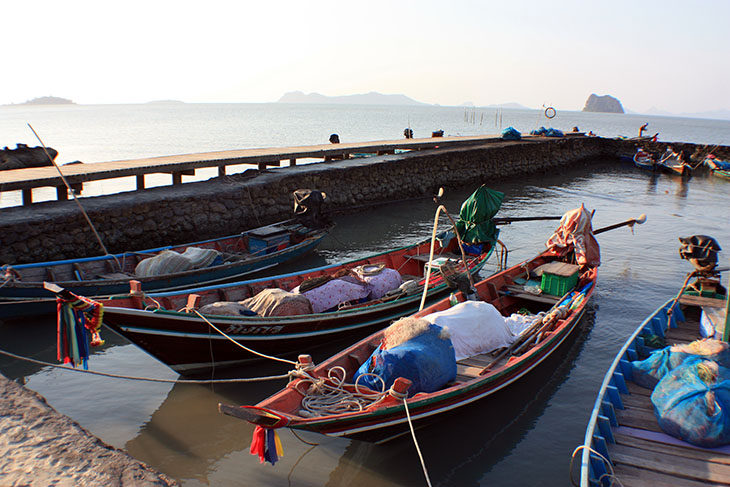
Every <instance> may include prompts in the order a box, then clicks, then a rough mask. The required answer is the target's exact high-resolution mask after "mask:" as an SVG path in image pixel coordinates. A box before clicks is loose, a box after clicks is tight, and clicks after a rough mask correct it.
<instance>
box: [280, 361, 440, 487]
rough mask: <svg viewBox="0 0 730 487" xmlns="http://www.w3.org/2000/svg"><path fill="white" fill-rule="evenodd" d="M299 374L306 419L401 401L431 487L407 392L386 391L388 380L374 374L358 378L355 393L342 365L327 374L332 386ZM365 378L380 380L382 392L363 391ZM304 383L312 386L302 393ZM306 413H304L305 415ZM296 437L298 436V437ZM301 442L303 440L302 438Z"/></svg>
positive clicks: (310, 376) (321, 380)
mask: <svg viewBox="0 0 730 487" xmlns="http://www.w3.org/2000/svg"><path fill="white" fill-rule="evenodd" d="M296 375H298V376H299V377H300V378H301V379H302V380H301V381H299V383H298V384H297V385H296V386H295V387H294V389H295V390H296V391H297V392H299V393H300V394H301V395H302V407H301V410H300V411H299V415H300V416H304V417H316V416H322V415H329V414H344V413H349V412H353V411H358V412H359V411H362V410H364V409H366V408H368V407H371V406H374V405H376V404H378V403H379V402H380V401H382V400H383V399H385V398H386V397H387V396H392V397H394V398H396V399H400V400H402V401H403V409H404V410H405V412H406V420H407V422H408V427H409V429H410V431H411V437H412V438H413V444H414V445H415V447H416V453H418V458H419V459H420V460H421V468H422V469H423V475H424V476H425V477H426V482H427V484H428V486H429V487H431V479H430V478H429V475H428V470H427V469H426V462H425V461H424V459H423V454H421V448H420V447H419V446H418V440H417V439H416V432H415V430H414V428H413V421H412V420H411V413H410V411H409V410H408V393H401V392H397V391H395V390H393V389H392V388H391V389H389V390H387V391H386V390H385V381H384V380H383V378H382V377H380V376H379V375H377V374H373V373H365V374H361V375H360V376H358V378H357V379H355V384H354V386H355V392H350V391H348V390H346V389H345V387H344V385H345V378H346V377H347V372H346V371H345V369H344V368H343V367H341V366H339V365H338V366H335V367H332V368H331V369H329V370H328V371H327V379H329V381H330V382H331V385H330V384H328V383H327V379H324V378H315V377H313V376H312V375H310V374H309V373H308V372H307V371H306V370H300V371H298V373H297V374H296ZM365 376H371V377H374V378H375V379H376V380H377V381H379V382H380V383H381V384H382V390H381V391H379V392H365V391H361V390H360V388H359V384H358V383H359V381H360V379H361V378H362V377H365ZM301 384H305V385H306V384H310V386H309V387H308V388H307V389H306V390H305V391H302V390H301V389H300V388H299V385H301ZM303 412H304V413H305V414H302V413H303ZM291 431H294V430H291ZM297 438H299V437H298V436H297ZM299 439H300V440H301V441H304V440H302V439H301V438H299ZM305 443H306V442H305Z"/></svg>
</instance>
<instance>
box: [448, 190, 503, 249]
mask: <svg viewBox="0 0 730 487" xmlns="http://www.w3.org/2000/svg"><path fill="white" fill-rule="evenodd" d="M502 200H504V193H500V192H499V191H494V190H493V189H489V188H487V187H486V186H484V185H482V186H480V187H479V189H477V190H476V191H474V193H473V194H472V195H471V196H469V197H468V198H467V199H466V201H464V203H462V205H461V210H459V221H457V222H456V228H457V230H458V231H459V235H460V236H461V240H462V241H463V242H466V243H480V242H489V243H494V242H495V241H496V240H497V237H498V236H499V230H497V226H496V225H495V224H494V222H493V221H492V217H493V216H494V215H496V214H497V212H498V211H499V208H500V206H502Z"/></svg>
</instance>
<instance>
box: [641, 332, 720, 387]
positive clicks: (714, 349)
mask: <svg viewBox="0 0 730 487" xmlns="http://www.w3.org/2000/svg"><path fill="white" fill-rule="evenodd" d="M695 356H700V357H702V358H705V359H707V360H713V361H715V362H717V363H719V364H720V365H722V366H723V367H730V346H728V344H726V343H724V342H720V341H718V340H697V341H695V342H692V343H690V344H689V345H675V346H671V347H665V348H662V349H661V350H655V351H653V352H652V353H651V355H649V356H648V357H647V358H645V359H644V360H635V361H633V362H631V366H632V370H631V374H632V376H633V379H634V382H636V383H637V384H639V385H640V386H642V387H646V388H647V389H654V387H655V386H656V385H657V383H658V382H659V381H660V380H661V379H662V377H664V376H665V375H666V374H668V373H669V372H671V371H672V370H674V369H676V368H677V367H679V366H680V365H682V363H684V361H685V360H687V359H689V358H692V357H695Z"/></svg>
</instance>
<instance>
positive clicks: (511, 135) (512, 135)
mask: <svg viewBox="0 0 730 487" xmlns="http://www.w3.org/2000/svg"><path fill="white" fill-rule="evenodd" d="M502 138H503V139H504V140H520V139H521V138H522V134H521V133H519V132H518V131H517V130H516V129H515V128H514V127H507V128H506V129H504V130H502Z"/></svg>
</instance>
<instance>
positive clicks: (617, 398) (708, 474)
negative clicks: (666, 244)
mask: <svg viewBox="0 0 730 487" xmlns="http://www.w3.org/2000/svg"><path fill="white" fill-rule="evenodd" d="M725 306H726V301H725V300H723V299H714V298H708V297H698V296H691V295H687V294H684V295H682V296H681V298H680V299H679V301H678V302H675V301H674V300H669V301H667V302H666V303H664V304H663V305H661V306H660V307H659V308H658V309H657V310H655V311H654V312H653V313H652V314H651V315H649V317H648V318H646V319H645V320H644V321H643V322H642V323H641V324H640V325H639V327H638V328H636V330H635V331H634V332H633V333H632V334H631V336H630V337H629V338H628V340H627V341H626V343H624V345H623V346H622V347H621V349H620V350H619V352H618V354H617V355H616V357H615V358H614V360H613V362H612V363H611V366H610V367H609V368H608V372H607V373H606V376H605V377H604V379H603V383H602V384H601V388H600V390H599V392H598V396H597V398H596V401H595V404H594V406H593V410H592V412H591V417H590V420H589V422H588V427H587V428H586V434H585V439H584V442H583V447H582V454H581V465H580V477H581V479H580V485H581V486H582V487H590V486H602V485H608V483H609V482H611V478H612V477H616V478H618V479H619V480H620V482H621V485H623V486H624V487H630V486H641V487H643V486H648V485H667V486H685V487H699V486H701V485H702V486H705V485H730V447H721V448H714V449H708V448H700V447H697V446H694V445H691V444H689V443H686V442H684V441H681V440H679V439H676V438H674V437H672V436H669V435H667V434H665V433H664V432H662V431H661V429H660V428H659V425H658V423H657V420H656V417H655V416H654V408H653V406H652V404H651V400H650V396H651V392H652V391H651V390H649V389H645V388H643V387H641V386H639V385H637V384H636V383H634V382H633V379H632V366H631V364H630V361H632V360H638V359H640V357H643V356H645V355H646V354H648V352H650V351H651V350H652V349H651V348H648V347H647V346H646V344H645V339H646V338H647V337H649V336H651V335H657V336H661V337H664V338H665V339H666V343H667V345H669V344H686V343H690V342H692V341H694V340H698V339H700V338H701V337H700V334H699V317H700V316H699V315H700V311H701V310H705V311H706V313H707V315H708V316H709V317H710V319H711V320H713V321H714V320H718V323H719V321H720V320H721V319H724V316H723V317H720V315H719V314H718V311H720V312H722V309H723V308H725ZM670 310H671V312H670ZM576 451H577V450H576ZM574 455H575V453H574ZM599 455H600V456H599ZM601 456H603V458H605V461H604V459H603V458H601ZM606 461H607V462H610V463H606ZM571 473H572V472H571ZM601 478H603V479H605V483H602V482H601V481H600V480H599V479H601Z"/></svg>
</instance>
